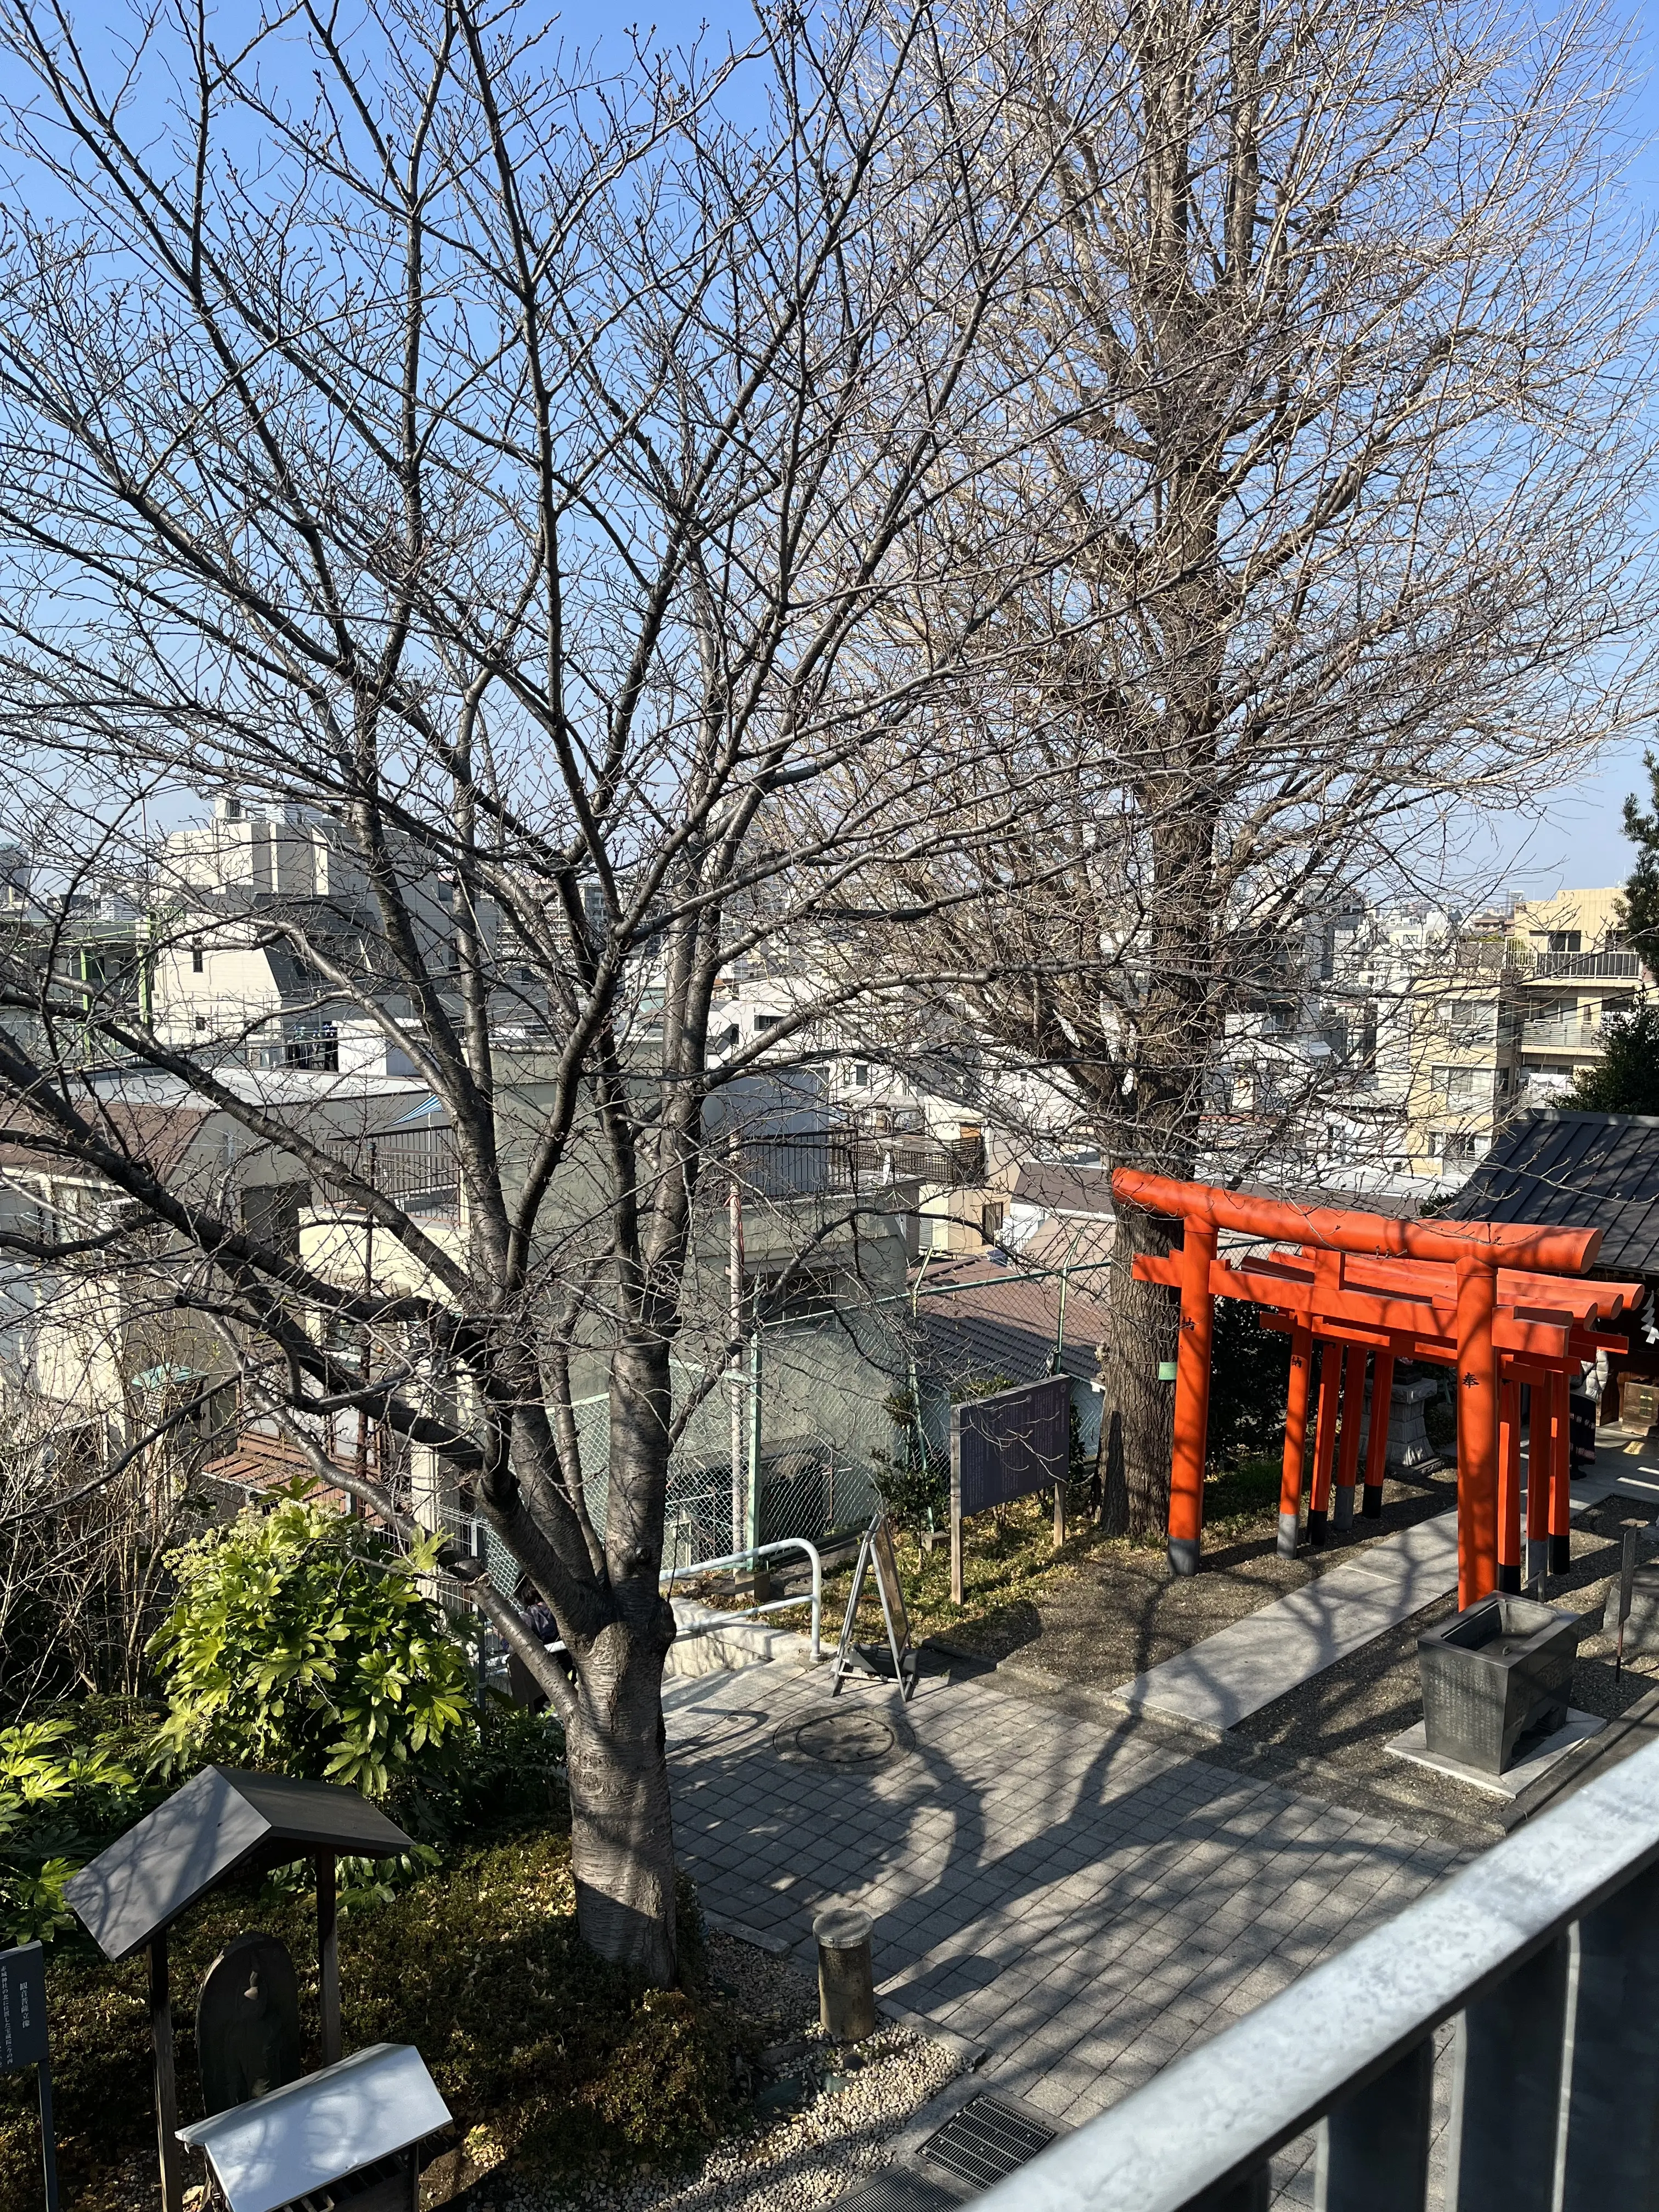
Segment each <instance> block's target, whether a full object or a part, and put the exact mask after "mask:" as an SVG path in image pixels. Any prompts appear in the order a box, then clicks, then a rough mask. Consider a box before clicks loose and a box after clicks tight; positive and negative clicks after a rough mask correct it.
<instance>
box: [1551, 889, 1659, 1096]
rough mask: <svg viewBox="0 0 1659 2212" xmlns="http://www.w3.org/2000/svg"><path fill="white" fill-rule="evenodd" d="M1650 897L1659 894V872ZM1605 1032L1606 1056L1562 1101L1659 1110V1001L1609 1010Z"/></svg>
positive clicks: (1586, 1071) (1582, 1075) (1583, 1074)
mask: <svg viewBox="0 0 1659 2212" xmlns="http://www.w3.org/2000/svg"><path fill="white" fill-rule="evenodd" d="M1644 864H1645V865H1646V866H1648V867H1649V868H1650V869H1652V868H1654V866H1655V862H1654V860H1653V858H1652V857H1650V856H1648V857H1646V858H1645V861H1644V863H1643V862H1638V869H1639V868H1640V866H1643V865H1644ZM1635 880H1636V878H1635V877H1634V876H1632V878H1631V881H1632V884H1633V883H1634V882H1635ZM1649 896H1652V897H1656V899H1659V872H1656V875H1655V878H1654V889H1653V890H1652V891H1651V892H1650V894H1649ZM1656 913H1659V908H1656ZM1603 1036H1605V1038H1606V1043H1605V1045H1604V1046H1603V1048H1602V1052H1601V1059H1600V1060H1598V1061H1597V1062H1596V1064H1595V1066H1594V1067H1582V1068H1580V1069H1579V1071H1578V1073H1577V1077H1576V1079H1574V1082H1573V1086H1572V1088H1571V1091H1568V1093H1567V1095H1566V1097H1565V1100H1564V1101H1563V1102H1562V1103H1564V1104H1565V1106H1567V1107H1568V1108H1570V1109H1571V1110H1572V1111H1573V1112H1575V1113H1579V1114H1655V1115H1659V1002H1650V1004H1649V1005H1647V1006H1638V1007H1637V1008H1636V1009H1635V1010H1634V1012H1632V1013H1628V1014H1609V1015H1608V1016H1607V1024H1606V1027H1605V1029H1604V1030H1603Z"/></svg>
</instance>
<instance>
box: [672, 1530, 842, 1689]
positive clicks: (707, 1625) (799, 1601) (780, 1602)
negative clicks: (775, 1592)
mask: <svg viewBox="0 0 1659 2212" xmlns="http://www.w3.org/2000/svg"><path fill="white" fill-rule="evenodd" d="M775 1552H805V1554H806V1556H807V1558H808V1559H809V1560H810V1561H811V1567H812V1591H811V1597H810V1598H799V1597H774V1598H769V1599H768V1600H767V1601H766V1602H765V1604H764V1605H745V1606H742V1607H734V1608H733V1609H732V1611H731V1612H729V1613H728V1612H727V1611H726V1608H725V1607H721V1609H720V1619H719V1620H708V1621H702V1622H700V1623H698V1624H697V1625H696V1626H693V1627H690V1628H682V1629H681V1630H680V1631H679V1634H680V1635H681V1636H712V1635H713V1634H714V1632H715V1630H716V1629H718V1628H720V1627H723V1626H725V1624H726V1622H727V1621H728V1620H759V1619H760V1617H761V1615H762V1614H763V1613H783V1612H786V1611H787V1610H788V1609H789V1608H790V1607H793V1606H801V1605H807V1604H810V1605H811V1608H812V1627H811V1636H812V1663H813V1665H814V1666H817V1663H818V1662H819V1661H820V1660H821V1659H822V1658H823V1640H822V1632H823V1559H821V1558H820V1557H819V1556H818V1548H817V1545H816V1544H809V1543H808V1542H807V1541H806V1539H805V1536H781V1537H779V1538H778V1540H777V1541H776V1542H775V1543H772V1544H756V1545H754V1546H753V1547H751V1548H750V1550H748V1551H746V1552H728V1553H726V1555H725V1557H724V1558H723V1559H699V1560H698V1561H697V1562H696V1565H693V1566H690V1567H674V1568H671V1570H670V1571H669V1572H668V1573H667V1574H665V1576H664V1577H663V1578H662V1579H663V1583H664V1584H665V1587H666V1589H668V1591H669V1593H670V1595H672V1592H673V1589H674V1585H675V1583H677V1582H679V1581H681V1580H682V1579H684V1580H690V1577H692V1576H694V1575H712V1574H715V1573H718V1572H719V1571H720V1569H721V1568H723V1567H746V1566H748V1565H750V1563H751V1562H758V1561H760V1560H762V1559H769V1558H770V1557H771V1555H772V1554H773V1553H775Z"/></svg>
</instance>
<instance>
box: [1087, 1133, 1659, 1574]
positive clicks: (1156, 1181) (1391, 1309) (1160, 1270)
mask: <svg viewBox="0 0 1659 2212" xmlns="http://www.w3.org/2000/svg"><path fill="white" fill-rule="evenodd" d="M1112 1193H1113V1195H1114V1197H1115V1198H1116V1199H1117V1200H1119V1201H1120V1202H1121V1203H1122V1204H1125V1205H1132V1206H1143V1207H1145V1208H1146V1211H1147V1212H1149V1213H1156V1214H1163V1215H1167V1216H1170V1217H1172V1218H1176V1219H1178V1220H1180V1221H1181V1223H1182V1246H1181V1249H1180V1250H1179V1251H1178V1252H1174V1253H1171V1254H1170V1256H1169V1258H1167V1259H1150V1258H1146V1257H1142V1258H1138V1259H1137V1260H1136V1261H1135V1263H1134V1273H1135V1278H1136V1279H1137V1280H1138V1281H1139V1282H1149V1283H1168V1284H1170V1285H1172V1286H1173V1287H1174V1288H1176V1289H1177V1290H1178V1291H1180V1292H1181V1340H1180V1350H1179V1355H1178V1357H1177V1359H1176V1400H1175V1450H1174V1455H1173V1459H1172V1462H1171V1467H1170V1530H1169V1533H1170V1565H1171V1566H1172V1567H1173V1568H1174V1569H1175V1571H1176V1573H1177V1574H1183V1575H1190V1574H1194V1573H1195V1572H1196V1571H1197V1568H1198V1560H1199V1547H1200V1530H1201V1528H1202V1524H1203V1514H1204V1458H1205V1446H1206V1432H1207V1430H1208V1425H1209V1410H1210V1341H1211V1321H1212V1314H1213V1311H1214V1301H1215V1299H1216V1298H1217V1297H1231V1298H1245V1299H1248V1300H1249V1301H1250V1302H1251V1303H1252V1304H1255V1305H1257V1306H1260V1307H1261V1309H1262V1310H1263V1312H1262V1318H1263V1319H1264V1320H1265V1321H1266V1322H1267V1323H1268V1324H1269V1326H1270V1327H1273V1328H1283V1329H1286V1330H1288V1331H1289V1333H1290V1336H1291V1388H1290V1402H1289V1406H1288V1407H1287V1409H1286V1415H1285V1463H1284V1474H1283V1477H1282V1480H1281V1484H1280V1489H1279V1550H1280V1551H1281V1552H1283V1553H1287V1554H1288V1553H1293V1552H1294V1551H1295V1549H1296V1542H1297V1528H1298V1525H1299V1521H1300V1510H1301V1499H1302V1468H1303V1458H1304V1448H1305V1443H1306V1437H1307V1422H1308V1401H1309V1396H1310V1383H1311V1381H1312V1376H1313V1356H1314V1350H1315V1346H1316V1345H1320V1346H1323V1351H1322V1356H1321V1359H1320V1385H1319V1400H1318V1416H1317V1422H1316V1430H1315V1438H1314V1463H1313V1480H1312V1488H1311V1492H1310V1498H1309V1501H1308V1534H1309V1538H1310V1541H1312V1542H1314V1543H1316V1544H1317V1543H1320V1542H1322V1541H1323V1539H1324V1534H1325V1529H1326V1526H1327V1523H1328V1519H1330V1520H1334V1525H1335V1526H1336V1527H1338V1528H1343V1527H1346V1525H1347V1524H1348V1522H1351V1521H1352V1516H1353V1493H1354V1489H1355V1486H1356V1479H1357V1477H1358V1461H1359V1409H1360V1407H1361V1405H1362V1403H1363V1402H1364V1386H1365V1364H1366V1358H1367V1355H1368V1354H1369V1355H1370V1356H1371V1357H1372V1358H1373V1359H1374V1361H1375V1366H1374V1370H1373V1374H1372V1378H1371V1393H1370V1398H1371V1418H1370V1437H1369V1442H1368V1445H1367V1449H1366V1453H1365V1474H1364V1512H1365V1513H1366V1514H1368V1515H1372V1516H1375V1515H1376V1514H1379V1513H1380V1512H1381V1511H1382V1510H1383V1474H1384V1472H1385V1470H1386V1468H1387V1465H1388V1429H1389V1391H1390V1389H1391V1388H1392V1386H1393V1380H1394V1364H1395V1360H1396V1359H1425V1360H1438V1361H1443V1362H1444V1363H1445V1364H1448V1365H1450V1366H1452V1367H1453V1368H1455V1371H1456V1375H1457V1381H1458V1403H1457V1602H1458V1605H1459V1606H1460V1607H1463V1606H1468V1605H1473V1604H1474V1601H1475V1600H1476V1599H1477V1598H1481V1597H1485V1596H1486V1595H1488V1594H1489V1593H1490V1592H1491V1591H1492V1590H1494V1589H1501V1590H1518V1589H1520V1588H1521V1583H1522V1553H1521V1419H1520V1393H1521V1385H1522V1383H1530V1384H1531V1385H1532V1419H1531V1433H1530V1438H1529V1445H1528V1464H1529V1470H1530V1475H1529V1480H1528V1486H1527V1534H1528V1539H1529V1540H1530V1541H1532V1542H1534V1543H1535V1544H1541V1543H1542V1542H1543V1541H1545V1540H1546V1539H1547V1541H1548V1545H1549V1566H1550V1570H1551V1571H1552V1572H1554V1573H1559V1572H1561V1571H1564V1570H1565V1567H1566V1565H1567V1564H1568V1532H1569V1521H1568V1512H1569V1502H1570V1497H1571V1492H1569V1489H1568V1483H1569V1481H1570V1480H1571V1459H1570V1447H1569V1443H1568V1432H1567V1392H1568V1386H1569V1380H1570V1378H1571V1376H1572V1375H1573V1374H1575V1373H1576V1372H1577V1370H1578V1368H1579V1367H1580V1365H1581V1364H1583V1361H1585V1360H1587V1359H1593V1358H1595V1354H1596V1352H1598V1351H1600V1350H1601V1349H1603V1348H1606V1349H1607V1350H1610V1351H1613V1350H1616V1351H1621V1352H1622V1351H1623V1350H1625V1349H1626V1342H1625V1339H1624V1338H1623V1337H1622V1336H1607V1335H1598V1334H1596V1328H1597V1324H1598V1323H1600V1324H1601V1325H1603V1326H1605V1325H1606V1324H1607V1323H1609V1322H1613V1321H1614V1320H1616V1319H1617V1317H1618V1316H1620V1314H1621V1313H1624V1312H1626V1310H1634V1309H1635V1308H1636V1307H1637V1306H1638V1305H1639V1304H1641V1302H1642V1297H1643V1290H1642V1285H1640V1284H1639V1283H1601V1282H1589V1281H1584V1280H1575V1278H1582V1277H1583V1272H1584V1270H1585V1269H1586V1268H1587V1267H1593V1266H1594V1265H1595V1256H1596V1254H1597V1253H1598V1252H1599V1250H1600V1249H1601V1231H1600V1230H1599V1229H1546V1228H1529V1227H1528V1226H1526V1225H1522V1224H1520V1223H1515V1222H1479V1221H1473V1222H1472V1221H1435V1220H1429V1221H1397V1220H1394V1219H1392V1218H1389V1216H1388V1215H1386V1214H1381V1213H1359V1212H1347V1211H1346V1210H1342V1209H1338V1208H1335V1207H1323V1206H1314V1207H1304V1206H1292V1205H1289V1204H1287V1203H1286V1202H1285V1201H1284V1200H1279V1199H1267V1198H1250V1197H1246V1196H1244V1195H1243V1194H1240V1193H1238V1192H1237V1191H1230V1190H1220V1189H1218V1188H1215V1186H1214V1185H1212V1184H1210V1183H1201V1182H1173V1181H1171V1180H1170V1178H1169V1177H1167V1176H1155V1175H1146V1174H1143V1173H1141V1172H1140V1170H1138V1169H1135V1168H1119V1169H1118V1170H1116V1171H1115V1174H1114V1175H1113V1176H1112ZM1224 1229H1225V1230H1233V1231H1239V1232H1240V1233H1242V1234H1243V1235H1244V1236H1247V1237H1260V1238H1261V1239H1262V1240H1263V1241H1264V1242H1265V1243H1267V1244H1268V1245H1269V1246H1270V1247H1272V1248H1273V1249H1268V1250H1267V1251H1265V1252H1260V1253H1254V1252H1253V1253H1248V1254H1245V1255H1242V1256H1240V1257H1237V1258H1229V1259H1226V1260H1221V1259H1218V1256H1217V1252H1216V1244H1217V1237H1218V1232H1219V1231H1222V1230H1224ZM1287 1248H1293V1249H1287ZM1339 1347H1340V1351H1339ZM1339 1370H1340V1371H1339ZM1339 1391H1340V1402H1341V1409H1342V1420H1341V1430H1342V1437H1341V1455H1340V1460H1339V1459H1338V1457H1337V1449H1336V1447H1337V1420H1338V1402H1339ZM1333 1474H1334V1476H1335V1482H1334V1489H1335V1492H1336V1497H1335V1510H1334V1514H1333V1513H1332V1498H1331V1492H1332V1489H1333V1480H1332V1478H1333Z"/></svg>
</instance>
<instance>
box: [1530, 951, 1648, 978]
mask: <svg viewBox="0 0 1659 2212" xmlns="http://www.w3.org/2000/svg"><path fill="white" fill-rule="evenodd" d="M1563 980H1570V981H1573V982H1578V983H1639V982H1640V981H1641V980H1642V956H1641V954H1640V953H1639V952H1534V955H1533V957H1532V959H1531V962H1530V963H1529V964H1528V969H1527V981H1528V982H1529V983H1549V982H1556V981H1563Z"/></svg>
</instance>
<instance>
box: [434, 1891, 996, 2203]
mask: <svg viewBox="0 0 1659 2212" xmlns="http://www.w3.org/2000/svg"><path fill="white" fill-rule="evenodd" d="M708 1958H709V1968H710V1972H711V1974H712V1976H713V1978H714V1982H715V1984H717V1985H718V1986H719V1987H720V1988H721V1989H722V1990H724V1991H725V1992H726V1994H727V1995H728V1996H730V1997H731V1999H732V2002H734V2003H735V2004H736V2005H737V2006H738V2008H739V2010H740V2011H742V2013H743V2014H744V2016H745V2017H746V2018H748V2019H750V2020H751V2021H754V2022H756V2023H757V2026H758V2027H760V2028H761V2030H762V2032H763V2033H764V2034H766V2035H767V2036H769V2038H770V2039H771V2040H770V2043H769V2047H768V2051H767V2053H766V2057H765V2059H764V2060H763V2068H762V2071H761V2074H760V2076H759V2078H758V2081H757V2089H758V2093H759V2095H760V2098H761V2100H762V2101H763V2102H764V2101H765V2100H766V2099H767V2095H768V2092H769V2090H770V2091H772V2092H773V2093H778V2091H779V2090H780V2088H781V2084H782V2083H784V2082H786V2081H795V2082H798V2083H799V2087H800V2093H801V2095H802V2098H803V2101H802V2102H801V2103H800V2104H799V2106H796V2107H795V2109H793V2110H792V2111H787V2112H775V2113H773V2112H766V2111H760V2112H757V2116H756V2119H755V2122H754V2124H753V2125H752V2127H751V2128H750V2130H747V2131H746V2132H744V2134H742V2135H739V2136H734V2137H732V2138H730V2139H729V2140H728V2141H726V2142H723V2143H719V2144H717V2145H716V2146H715V2148H714V2150H713V2151H711V2152H710V2153H709V2154H708V2158H707V2159H706V2160H704V2161H703V2163H702V2166H700V2167H699V2168H698V2169H697V2170H696V2172H691V2173H688V2172H684V2171H681V2172H677V2173H667V2174H652V2173H633V2174H629V2175H627V2176H624V2177H620V2178H617V2179H593V2180H587V2181H581V2182H578V2183H573V2180H572V2178H571V2177H570V2176H568V2175H560V2176H558V2177H557V2178H556V2179H552V2180H550V2181H549V2182H547V2183H545V2184H542V2183H538V2182H537V2181H535V2180H534V2179H531V2178H529V2177H519V2176H515V2175H512V2174H510V2173H509V2172H505V2171H503V2172H497V2173H494V2174H491V2175H489V2176H488V2177H487V2178H486V2179H484V2180H483V2181H481V2182H479V2183H478V2184H477V2185H476V2186H475V2187H474V2188H473V2189H472V2191H471V2192H470V2193H469V2196H468V2199H467V2203H468V2212H714V2208H715V2207H720V2208H722V2212H724V2208H727V2207H732V2208H738V2207H741V2208H743V2212H810V2208H811V2207H814V2206H817V2205H823V2204H829V2203H834V2201H835V2200H836V2198H837V2197H842V2196H844V2195H845V2194H846V2192H847V2191H848V2190H849V2189H851V2188H853V2187H854V2185H856V2183H857V2181H858V2180H859V2179H860V2177H861V2176H862V2175H864V2174H866V2173H869V2172H874V2171H876V2170H877V2169H878V2167H880V2166H882V2165H884V2163H885V2157H886V2147H887V2145H888V2144H889V2143H890V2142H891V2140H892V2138H893V2137H894V2136H896V2135H897V2134H898V2133H899V2132H900V2130H902V2129H903V2128H904V2127H905V2126H906V2125H907V2124H908V2122H909V2121H910V2120H912V2119H913V2118H915V2114H916V2113H917V2112H919V2111H920V2110H921V2107H922V2106H924V2105H925V2104H927V2102H928V2100H930V2099H931V2098H933V2097H936V2096H937V2095H938V2094H939V2091H940V2090H941V2089H943V2088H944V2087H945V2084H946V2083H947V2082H948V2081H951V2078H952V2077H953V2075H955V2074H956V2072H957V2058H956V2057H955V2055H954V2054H953V2053H952V2052H951V2051H948V2050H947V2049H946V2048H945V2045H943V2044H940V2043H935V2042H933V2041H932V2040H931V2039H928V2038H927V2037H926V2036H924V2035H921V2034H918V2033H915V2031H914V2030H913V2029H910V2028H908V2027H898V2026H896V2025H894V2024H887V2025H884V2027H882V2028H881V2029H879V2030H878V2033H876V2034H874V2035H872V2037H870V2039H868V2041H867V2042H865V2043H862V2044H856V2045H850V2046H848V2045H835V2044H832V2043H829V2042H828V2041H827V2040H826V2039H825V2038H824V2037H823V2034H822V2033H820V2031H819V2028H818V2024H817V1985H816V1984H815V1983H814V1981H813V1980H812V1978H811V1976H810V1975H808V1974H806V1973H805V1972H803V1971H802V1969H801V1968H800V1967H799V1966H797V1965H796V1964H795V1963H794V1962H793V1960H789V1959H781V1958H775V1957H773V1956H772V1955H770V1954H769V1953H767V1952H765V1951H763V1950H761V1949H760V1948H759V1947H758V1946H757V1945H755V1944H752V1943H744V1942H741V1941H739V1940H738V1938H737V1937H736V1936H724V1935H719V1934H713V1933H711V1935H710V1936H709V1938H708Z"/></svg>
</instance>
